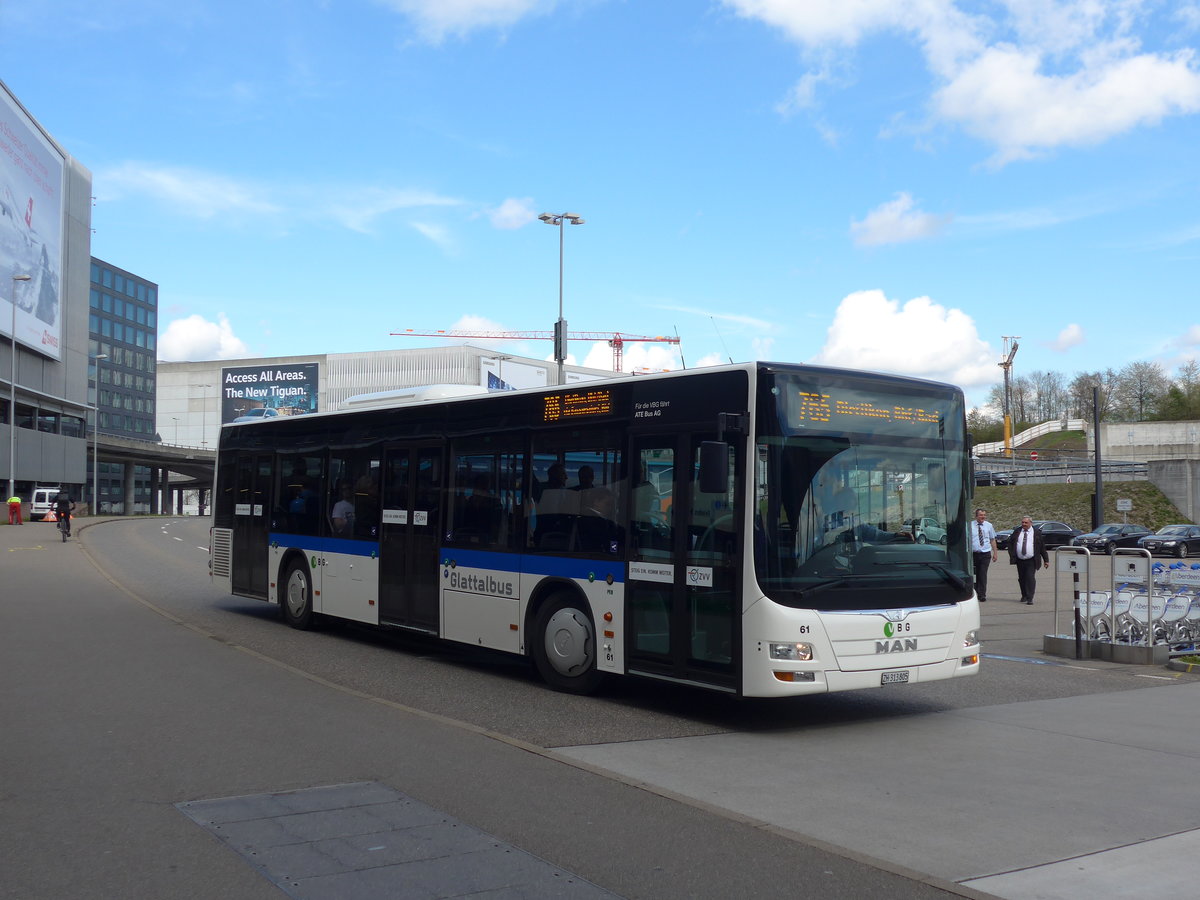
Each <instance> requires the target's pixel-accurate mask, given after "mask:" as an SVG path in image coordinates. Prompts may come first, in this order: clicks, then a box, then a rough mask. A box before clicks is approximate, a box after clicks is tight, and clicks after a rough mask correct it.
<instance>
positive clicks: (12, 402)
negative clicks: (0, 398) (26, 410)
mask: <svg viewBox="0 0 1200 900" xmlns="http://www.w3.org/2000/svg"><path fill="white" fill-rule="evenodd" d="M28 280H29V276H28V275H14V276H13V277H12V291H11V294H10V299H11V300H12V331H10V332H9V333H8V334H9V337H10V338H12V359H11V360H10V364H9V370H8V496H9V497H15V496H16V495H17V282H18V281H28ZM5 499H6V500H7V499H8V498H7V497H6V498H5Z"/></svg>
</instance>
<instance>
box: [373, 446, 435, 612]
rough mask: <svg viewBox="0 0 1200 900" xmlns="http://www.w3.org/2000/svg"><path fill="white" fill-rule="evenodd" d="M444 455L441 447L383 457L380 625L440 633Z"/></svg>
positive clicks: (390, 452) (413, 448) (388, 453)
mask: <svg viewBox="0 0 1200 900" xmlns="http://www.w3.org/2000/svg"><path fill="white" fill-rule="evenodd" d="M443 460H444V451H443V448H442V446H441V445H440V444H418V445H413V446H411V447H399V448H393V449H390V450H388V451H386V453H385V454H384V461H383V515H382V522H381V524H380V540H379V556H380V571H379V620H380V622H381V623H384V624H387V625H399V626H401V627H404V628H414V629H418V630H420V631H427V632H430V633H432V634H437V633H438V626H439V621H440V616H439V601H438V589H439V585H440V579H439V578H438V565H439V563H440V562H441V560H440V559H439V557H438V552H439V550H440V549H441V535H442V517H443V513H442V505H443V497H442V483H443V476H444V473H443Z"/></svg>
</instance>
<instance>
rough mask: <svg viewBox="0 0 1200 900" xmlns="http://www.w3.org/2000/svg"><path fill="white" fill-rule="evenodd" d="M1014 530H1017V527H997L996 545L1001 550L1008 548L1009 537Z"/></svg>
mask: <svg viewBox="0 0 1200 900" xmlns="http://www.w3.org/2000/svg"><path fill="white" fill-rule="evenodd" d="M1014 531H1016V529H1015V528H997V529H996V547H997V548H998V549H1000V550H1007V549H1008V539H1009V537H1010V536H1011V535H1012V533H1013V532H1014Z"/></svg>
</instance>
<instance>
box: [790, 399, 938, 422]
mask: <svg viewBox="0 0 1200 900" xmlns="http://www.w3.org/2000/svg"><path fill="white" fill-rule="evenodd" d="M797 393H798V396H799V402H798V403H795V404H794V405H793V409H794V410H795V421H794V424H796V425H800V426H803V425H804V424H806V423H809V422H816V423H820V424H822V425H828V424H830V423H831V422H833V421H834V420H835V419H836V420H837V421H839V422H846V423H847V424H850V423H849V422H848V421H847V420H853V419H870V420H873V422H874V423H875V424H876V425H878V424H879V423H880V422H895V423H911V424H914V425H937V424H938V423H939V422H940V421H941V419H942V411H941V410H938V409H927V408H924V407H920V406H905V405H902V404H899V403H893V404H877V403H876V402H875V401H873V400H868V399H866V398H864V397H862V396H853V395H847V396H844V397H839V396H837V395H835V394H826V393H821V392H818V391H798V392H797Z"/></svg>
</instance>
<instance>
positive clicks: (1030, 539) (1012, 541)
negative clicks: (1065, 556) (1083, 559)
mask: <svg viewBox="0 0 1200 900" xmlns="http://www.w3.org/2000/svg"><path fill="white" fill-rule="evenodd" d="M1008 559H1009V562H1011V563H1012V564H1013V565H1014V566H1016V567H1017V583H1018V584H1019V585H1020V586H1021V602H1022V603H1028V604H1029V605H1030V606H1033V592H1034V590H1035V589H1036V588H1037V584H1036V580H1037V578H1036V576H1037V570H1038V569H1039V568H1040V567H1041V566H1045V567H1046V568H1047V569H1048V568H1050V555H1049V554H1048V553H1047V552H1046V544H1045V542H1044V541H1043V540H1042V532H1041V530H1040V529H1037V528H1034V527H1033V520H1032V519H1030V518H1029V516H1023V517H1022V518H1021V527H1020V528H1018V529H1016V530H1015V531H1014V532H1013V533H1012V536H1011V537H1009V539H1008Z"/></svg>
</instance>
